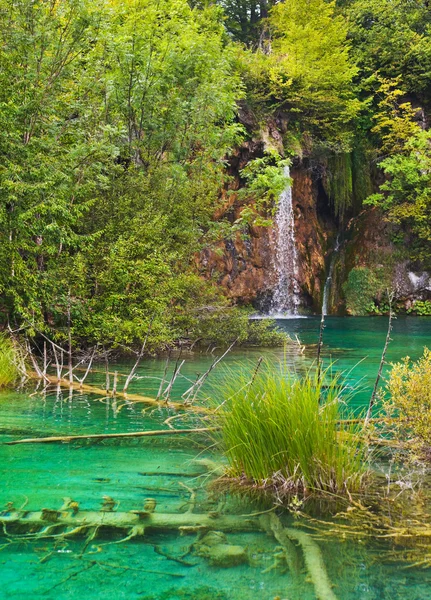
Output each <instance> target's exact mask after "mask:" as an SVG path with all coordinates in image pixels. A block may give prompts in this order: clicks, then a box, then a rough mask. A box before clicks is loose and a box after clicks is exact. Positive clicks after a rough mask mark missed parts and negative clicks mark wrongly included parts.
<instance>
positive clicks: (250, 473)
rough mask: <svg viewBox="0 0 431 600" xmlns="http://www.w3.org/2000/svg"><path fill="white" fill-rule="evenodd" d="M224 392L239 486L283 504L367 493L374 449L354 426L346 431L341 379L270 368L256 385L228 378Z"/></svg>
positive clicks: (227, 445) (225, 440)
mask: <svg viewBox="0 0 431 600" xmlns="http://www.w3.org/2000/svg"><path fill="white" fill-rule="evenodd" d="M221 391H222V393H223V396H224V400H223V404H222V406H221V408H220V410H219V411H218V413H219V416H218V421H219V425H220V427H221V434H220V437H221V439H220V441H221V444H222V446H223V449H224V451H225V453H226V456H227V458H228V461H229V465H230V466H229V472H228V474H229V476H230V477H231V478H232V480H236V481H241V482H242V483H243V484H244V485H246V486H247V485H248V486H253V487H254V488H259V489H262V490H267V491H272V492H273V493H274V495H275V496H276V497H277V498H278V499H279V500H280V501H283V500H285V499H287V498H288V497H289V496H290V497H291V496H292V495H294V494H298V493H299V494H301V495H304V496H309V495H316V494H317V495H328V496H332V495H337V496H338V495H346V494H347V495H348V496H349V495H350V494H352V493H355V492H359V491H360V489H361V487H362V485H363V483H364V479H365V476H366V475H367V473H368V469H367V460H366V448H365V446H364V444H363V443H362V442H361V439H360V435H359V432H358V431H357V429H355V427H356V426H355V425H354V424H353V425H352V424H348V425H347V424H342V423H340V416H341V406H342V404H343V400H342V396H343V393H344V392H343V389H342V387H341V386H340V384H339V381H338V379H337V377H333V376H331V374H330V373H329V372H328V371H326V372H324V373H323V375H322V377H321V378H319V376H318V374H315V373H312V372H309V373H307V374H306V375H304V376H303V377H298V376H297V375H296V374H293V373H289V372H287V371H286V370H285V368H284V367H280V369H278V370H276V371H275V372H274V371H273V370H272V371H271V370H269V369H266V368H263V369H261V371H260V372H259V373H257V374H256V375H255V377H254V379H253V380H252V381H249V380H247V377H246V376H243V377H238V376H237V375H235V377H233V376H231V377H228V378H227V379H226V381H225V383H224V387H223V389H222V390H221Z"/></svg>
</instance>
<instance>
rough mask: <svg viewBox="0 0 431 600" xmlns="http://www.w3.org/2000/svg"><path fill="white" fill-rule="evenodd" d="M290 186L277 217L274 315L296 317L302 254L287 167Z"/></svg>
mask: <svg viewBox="0 0 431 600" xmlns="http://www.w3.org/2000/svg"><path fill="white" fill-rule="evenodd" d="M284 174H285V176H286V177H288V178H289V183H288V184H287V186H286V188H285V189H284V190H283V192H282V193H281V195H280V198H279V201H278V207H277V213H276V216H275V225H276V234H277V241H276V255H275V260H276V272H277V285H276V287H275V289H274V295H273V298H272V304H271V308H270V311H269V314H270V315H271V316H274V317H276V316H283V317H286V316H295V315H297V314H298V306H299V292H300V290H299V285H298V253H297V250H296V242H295V219H294V214H293V206H292V185H291V182H290V169H289V167H287V166H286V167H285V168H284Z"/></svg>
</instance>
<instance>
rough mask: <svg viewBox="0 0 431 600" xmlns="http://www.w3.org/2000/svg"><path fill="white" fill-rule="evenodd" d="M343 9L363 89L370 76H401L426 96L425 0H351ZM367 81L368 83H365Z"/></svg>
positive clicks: (429, 67) (429, 75)
mask: <svg viewBox="0 0 431 600" xmlns="http://www.w3.org/2000/svg"><path fill="white" fill-rule="evenodd" d="M339 4H344V5H346V6H343V7H342V8H341V12H342V13H343V14H344V15H345V16H346V19H347V23H348V27H349V39H350V41H351V48H352V56H353V59H354V61H355V62H356V64H357V65H358V67H359V73H360V78H361V81H360V82H359V83H360V85H361V87H363V89H366V88H367V87H368V85H369V83H366V82H367V78H369V77H372V76H374V74H375V73H377V72H378V73H380V75H381V76H382V77H385V78H388V79H393V78H395V77H400V78H401V81H402V84H403V86H405V87H406V89H407V90H408V91H409V92H415V93H419V94H421V95H423V97H426V95H427V94H429V90H430V86H431V35H430V33H431V11H430V9H429V4H428V2H426V1H425V0H413V1H406V0H352V1H350V2H343V3H342V2H339ZM364 84H365V85H364Z"/></svg>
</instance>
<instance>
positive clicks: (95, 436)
mask: <svg viewBox="0 0 431 600" xmlns="http://www.w3.org/2000/svg"><path fill="white" fill-rule="evenodd" d="M217 429H218V428H217V427H198V428H195V429H159V430H155V431H132V432H130V431H128V432H127V433H90V434H88V435H58V436H52V437H42V438H26V439H23V440H14V441H12V442H4V443H5V444H6V445H8V446H14V445H15V444H52V443H55V442H74V441H75V440H106V439H110V438H139V437H155V436H163V435H187V434H189V433H207V432H210V431H216V430H217Z"/></svg>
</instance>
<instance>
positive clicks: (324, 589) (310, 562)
mask: <svg viewBox="0 0 431 600" xmlns="http://www.w3.org/2000/svg"><path fill="white" fill-rule="evenodd" d="M266 520H267V522H268V524H269V528H270V529H271V531H272V533H273V534H274V537H275V539H276V540H277V541H278V542H279V543H280V544H281V545H282V546H283V548H285V549H286V553H288V552H289V543H290V542H291V541H292V540H294V541H296V542H298V544H299V545H300V546H301V549H302V552H303V554H304V562H305V566H306V567H307V571H308V574H309V575H310V579H311V581H312V582H313V585H314V590H315V592H316V596H317V598H318V600H337V596H336V595H335V594H334V592H333V591H332V584H331V582H330V580H329V577H328V574H327V572H326V568H325V563H324V561H323V556H322V552H321V551H320V548H319V546H318V545H317V543H316V542H315V541H314V540H313V538H312V537H311V536H310V535H309V534H308V533H305V532H304V531H301V530H300V529H296V528H293V527H283V525H282V523H281V521H280V519H279V518H278V517H277V515H276V514H274V513H271V514H270V515H268V516H267V517H266Z"/></svg>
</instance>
